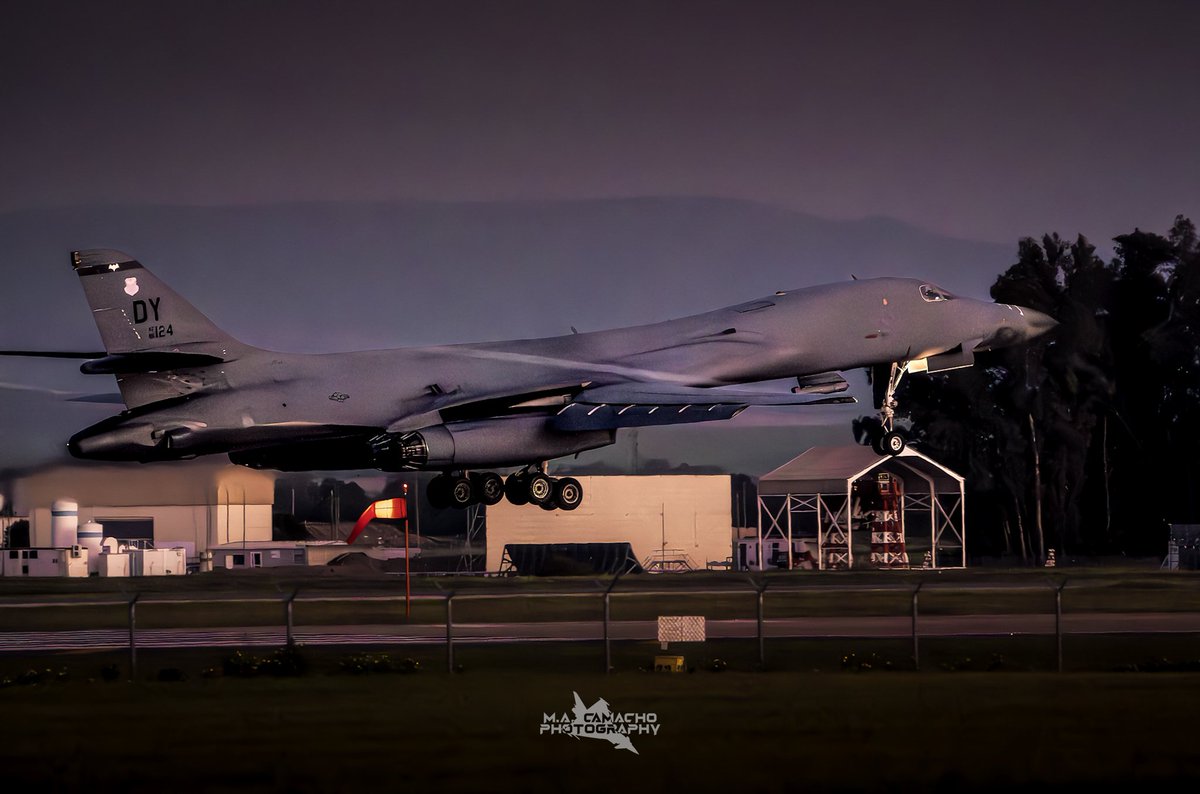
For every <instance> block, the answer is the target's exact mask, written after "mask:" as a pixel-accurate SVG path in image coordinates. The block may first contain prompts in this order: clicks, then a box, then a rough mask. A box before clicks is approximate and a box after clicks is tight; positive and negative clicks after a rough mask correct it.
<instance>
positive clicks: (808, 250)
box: [0, 0, 1200, 468]
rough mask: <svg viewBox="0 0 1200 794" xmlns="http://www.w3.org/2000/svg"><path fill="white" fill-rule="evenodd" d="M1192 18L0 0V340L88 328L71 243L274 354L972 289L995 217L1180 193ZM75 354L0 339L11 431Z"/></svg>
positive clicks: (1191, 150) (951, 8)
mask: <svg viewBox="0 0 1200 794" xmlns="http://www.w3.org/2000/svg"><path fill="white" fill-rule="evenodd" d="M1198 31H1200V4H1196V3H1191V2H1182V1H1181V2H1139V3H1136V4H1134V3H1128V2H1123V3H1117V2H1049V3H1047V2H1005V3H995V4H976V3H961V2H945V3H894V2H861V3H855V2H838V3H802V2H794V3H782V2H780V3H754V2H729V3H715V2H677V3H667V2H631V3H619V2H594V3H576V2H562V1H561V0H554V1H552V2H550V1H548V2H428V3H399V2H377V3H373V2H338V3H331V2H327V3H315V2H292V1H289V2H246V1H245V0H239V1H238V2H188V3H163V2H159V1H154V2H104V1H103V0H101V1H99V2H77V3H61V2H37V3H35V2H13V1H12V0H7V1H5V0H0V109H2V110H3V117H2V120H0V152H2V155H0V247H2V248H0V250H3V252H4V260H3V265H2V267H3V273H4V275H5V278H6V280H7V281H8V284H9V287H10V291H9V294H10V297H11V296H19V298H20V299H18V300H11V299H10V301H9V302H8V303H7V305H6V308H5V312H4V316H3V317H0V335H2V336H3V338H2V339H0V348H6V347H24V348H30V347H36V348H54V347H60V348H61V347H71V348H79V347H83V348H84V349H90V348H91V347H92V346H94V345H95V343H96V336H95V331H94V328H93V327H91V321H90V318H89V316H88V313H87V309H86V304H84V303H83V301H82V295H81V294H80V292H79V290H78V285H77V284H76V283H75V279H74V277H73V276H72V274H71V272H70V269H69V267H68V266H67V259H66V256H67V252H68V251H70V250H71V249H72V248H77V247H89V246H111V247H116V248H123V249H126V250H129V251H131V252H132V253H133V254H134V255H137V256H139V257H140V258H142V259H143V261H144V262H146V264H148V265H149V266H151V267H152V268H154V270H155V271H156V272H157V273H158V274H159V275H160V276H163V277H164V278H166V279H167V280H168V281H170V282H171V283H172V284H173V285H175V286H176V287H177V289H179V290H180V291H181V292H182V293H183V294H185V295H187V296H188V297H189V298H191V299H192V300H193V301H194V302H195V303H196V304H197V305H198V306H200V307H201V308H202V309H203V310H204V311H206V312H207V313H209V314H210V316H212V317H213V319H214V320H215V321H217V322H218V324H220V325H222V326H223V327H226V328H227V329H228V330H230V331H231V332H233V333H234V334H235V335H238V336H239V337H241V338H243V339H244V340H245V341H247V342H250V343H252V344H260V345H263V346H267V347H272V346H273V347H276V348H281V349H290V350H339V349H347V348H348V347H385V346H395V345H399V344H420V343H436V342H455V341H467V340H471V339H481V338H503V337H509V336H534V335H543V334H550V333H561V332H565V331H566V330H567V328H568V327H569V326H570V325H577V326H578V327H580V328H581V329H594V328H601V327H610V326H613V325H620V324H626V323H632V322H650V321H654V320H658V319H665V318H667V317H671V316H679V315H680V314H683V313H691V312H693V311H703V310H706V309H711V308H714V307H716V306H719V305H724V304H729V303H733V302H737V301H741V300H744V299H746V298H750V297H754V296H755V295H758V294H765V292H766V291H769V290H774V289H777V288H794V287H797V286H803V285H805V284H811V283H818V282H821V281H829V280H835V279H841V278H846V277H848V276H849V274H851V273H855V274H857V275H859V276H863V275H884V274H894V275H920V274H929V276H932V277H936V278H939V279H943V280H944V281H945V283H946V285H947V286H949V287H951V288H954V289H960V290H963V291H965V292H969V293H972V294H979V295H980V296H982V295H984V294H986V289H987V285H988V284H990V282H991V280H993V279H994V278H995V275H996V274H997V273H999V272H1001V271H1002V270H1003V269H1004V267H1006V266H1007V264H1009V263H1011V261H1012V256H1013V254H1014V252H1015V250H1016V242H1017V240H1018V239H1019V238H1020V237H1022V236H1026V235H1040V234H1042V233H1043V232H1047V231H1058V232H1060V233H1062V234H1064V235H1067V236H1074V235H1075V234H1076V233H1080V232H1082V233H1084V234H1087V235H1088V236H1089V237H1090V238H1092V240H1093V241H1094V242H1096V243H1097V245H1098V246H1099V247H1100V249H1101V251H1102V252H1103V251H1105V250H1106V247H1107V243H1108V240H1109V239H1110V238H1111V237H1112V236H1113V235H1115V234H1120V233H1123V232H1127V231H1130V230H1132V228H1133V227H1134V226H1139V227H1141V228H1143V229H1149V230H1156V231H1165V229H1166V228H1167V227H1168V226H1169V224H1170V222H1171V219H1172V218H1174V216H1175V215H1176V214H1180V213H1182V214H1185V215H1189V216H1191V217H1193V218H1194V219H1198V220H1200V191H1198V190H1197V185H1200V155H1198V151H1197V144H1196V142H1197V141H1200V103H1198V102H1197V101H1196V90H1197V89H1196V86H1197V82H1198V78H1200V48H1198V47H1197V46H1196V38H1197V32H1198ZM647 197H650V198H656V199H663V201H662V202H658V203H651V204H644V203H643V204H630V203H628V202H627V201H625V200H629V199H644V198H647ZM594 199H607V200H612V201H611V202H609V203H604V202H601V203H599V204H597V203H596V202H594V201H590V200H594ZM697 199H706V200H708V199H712V200H714V202H715V203H711V204H709V203H706V204H695V203H694V202H695V200H697ZM401 200H402V201H401ZM623 201H624V202H625V203H621V202H623ZM689 201H691V202H693V203H691V204H689V203H687V202H689ZM296 202H312V203H313V204H311V205H308V204H306V205H304V207H306V208H304V209H300V208H296V207H295V206H294V205H295V203H296ZM364 202H372V203H369V204H365V203H364ZM397 202H400V203H399V204H397ZM431 202H435V203H431ZM613 202H616V203H613ZM681 202H683V203H681ZM559 205H561V207H562V209H556V207H559ZM289 207H292V208H293V209H294V210H295V211H293V209H288V208H289ZM339 207H345V208H346V209H339ZM231 208H232V210H231ZM280 208H282V209H280ZM222 213H223V214H222ZM385 219H386V221H387V224H386V226H387V228H383V226H384V223H383V221H384V220H385ZM818 237H819V238H820V239H819V240H818V239H817V238H818ZM792 257H794V259H793V258H792ZM316 262H319V263H321V264H320V266H318V265H316V264H314V263H316ZM289 268H290V269H289ZM18 273H21V274H23V275H22V278H21V280H20V281H19V282H14V281H13V280H12V277H13V276H14V275H15V274H18ZM235 275H236V280H237V283H238V284H240V285H241V286H242V287H243V288H244V289H241V290H232V289H231V288H230V284H231V280H233V279H234V276H235ZM929 276H927V277H929ZM14 283H19V284H21V285H22V286H21V288H20V289H13V288H12V285H13V284H14ZM531 285H532V286H531ZM681 287H682V288H681ZM267 291H269V292H270V294H271V296H272V298H273V299H272V300H266V301H264V300H263V298H262V296H263V295H264V294H265V293H266V292H267ZM27 298H31V299H27ZM264 309H265V310H264ZM315 312H320V313H321V314H322V315H323V317H324V318H326V320H325V321H324V322H322V323H321V324H314V323H312V322H311V321H310V318H311V316H312V315H313V313H315ZM51 319H52V321H50V320H51ZM81 379H82V380H87V379H86V378H83V376H80V375H79V374H78V373H77V371H76V368H75V364H73V363H63V362H32V361H29V360H18V361H16V362H12V361H10V362H7V363H4V364H3V366H0V387H3V388H0V411H3V412H4V414H5V419H4V425H3V431H4V435H5V437H6V438H5V440H6V441H8V442H10V443H9V444H8V447H9V448H10V449H15V448H20V449H26V448H28V449H37V450H44V449H51V448H52V449H60V448H61V444H60V443H59V442H60V441H61V439H59V438H58V435H61V434H62V433H64V432H69V430H70V429H77V428H78V427H80V426H82V425H84V424H88V423H91V422H93V421H97V420H98V419H99V418H102V417H103V416H104V415H105V413H106V412H108V411H111V410H112V408H111V406H110V407H108V408H107V409H104V408H97V407H95V406H90V407H86V408H82V407H72V408H70V409H69V411H70V413H68V414H63V413H61V412H59V413H56V414H55V419H54V420H53V421H52V422H51V421H50V420H48V419H47V420H46V421H47V422H48V424H45V425H43V426H42V427H43V430H42V431H41V432H40V436H39V439H38V440H37V442H36V443H33V442H30V443H29V444H28V445H25V446H22V444H16V443H13V442H14V439H16V438H17V436H18V435H19V434H20V433H22V432H27V431H29V429H30V428H35V427H38V426H39V423H40V422H42V421H43V414H47V413H49V412H50V410H51V409H50V408H49V407H47V406H48V404H44V403H45V401H46V399H47V398H46V396H45V395H43V394H41V393H38V392H27V391H21V390H13V389H12V388H10V387H12V386H15V385H31V386H35V387H40V388H47V387H48V388H53V389H56V390H60V391H66V392H71V393H75V392H79V391H92V392H95V391H105V390H111V383H107V382H106V383H105V384H103V385H102V386H101V385H99V384H98V382H97V379H95V378H93V379H91V380H90V381H88V383H87V384H86V386H84V385H81V384H80V381H81ZM861 407H862V406H860V408H861ZM55 410H56V411H57V410H58V409H55ZM860 412H861V411H860ZM751 413H753V412H751ZM739 421H742V420H739ZM744 421H745V422H747V423H749V424H753V423H754V422H756V421H759V420H755V419H754V418H753V417H749V416H748V418H747V419H746V420H744ZM810 421H811V420H810ZM837 421H838V422H839V423H841V424H842V425H845V424H846V417H844V416H842V417H840V418H839V419H838V420H837ZM45 428H50V429H48V430H47V429H45ZM22 443H24V442H22ZM13 463H14V460H13V459H12V456H11V455H9V457H7V458H3V456H0V468H2V467H3V466H4V465H11V464H13Z"/></svg>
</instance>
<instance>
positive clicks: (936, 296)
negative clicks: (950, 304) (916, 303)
mask: <svg viewBox="0 0 1200 794" xmlns="http://www.w3.org/2000/svg"><path fill="white" fill-rule="evenodd" d="M921 297H922V298H924V299H925V300H927V301H929V302H930V303H933V302H934V301H952V300H954V296H953V295H951V294H950V293H949V292H946V290H944V289H942V288H941V287H935V286H934V285H932V284H922V285H921Z"/></svg>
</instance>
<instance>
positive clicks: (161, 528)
mask: <svg viewBox="0 0 1200 794" xmlns="http://www.w3.org/2000/svg"><path fill="white" fill-rule="evenodd" d="M0 489H2V490H3V491H4V492H5V493H6V495H7V497H8V500H7V501H8V504H10V505H11V506H12V508H13V512H14V513H15V514H17V515H24V516H28V517H29V534H30V537H29V541H30V545H31V546H34V547H48V546H51V545H52V538H51V515H50V512H51V511H50V507H51V505H52V504H53V503H54V502H55V501H57V500H60V499H70V500H72V501H75V502H78V504H79V523H80V525H82V524H83V523H84V522H87V521H93V520H94V521H98V522H100V523H101V524H103V525H104V530H103V534H104V536H105V537H113V538H117V539H118V540H121V541H150V542H152V543H153V544H154V545H156V546H159V547H163V548H166V547H183V548H185V549H187V557H188V559H189V561H191V562H195V561H196V559H197V558H198V556H199V554H200V553H201V552H203V551H207V550H208V549H210V548H211V547H213V546H217V545H220V544H225V543H235V542H236V543H241V542H253V541H269V540H271V511H272V505H273V503H274V500H275V475H274V474H273V473H272V472H266V471H255V470H253V469H247V468H245V467H242V466H234V465H232V464H230V463H221V462H215V461H180V462H172V463H166V464H137V465H129V466H115V465H114V466H106V465H78V464H64V465H59V466H53V467H49V468H43V469H38V470H35V471H30V472H25V473H22V474H20V475H17V476H13V477H12V478H10V479H9V480H7V481H5V482H3V483H0Z"/></svg>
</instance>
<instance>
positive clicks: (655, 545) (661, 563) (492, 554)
mask: <svg viewBox="0 0 1200 794" xmlns="http://www.w3.org/2000/svg"><path fill="white" fill-rule="evenodd" d="M577 479H578V480H579V482H580V483H581V484H582V485H583V494H584V497H583V504H581V505H580V506H579V507H578V509H576V510H571V511H567V510H539V509H538V508H537V507H534V506H532V505H522V506H519V507H518V506H515V505H512V504H509V503H508V502H501V503H500V504H497V505H495V506H493V507H489V508H488V509H487V560H486V566H487V570H488V571H493V572H494V571H505V570H507V569H508V568H509V567H510V566H511V564H512V555H511V554H508V553H506V549H505V547H506V546H509V545H510V544H513V545H525V544H555V545H560V544H574V545H577V546H582V545H584V544H589V545H590V544H604V543H610V544H616V543H628V544H629V545H630V546H631V549H632V556H633V557H634V558H636V561H637V563H639V564H640V565H641V567H642V568H644V569H646V570H648V571H665V570H704V569H705V568H707V567H709V566H710V564H711V563H716V564H719V565H722V566H724V565H728V563H729V560H730V559H731V557H732V553H733V548H732V546H733V516H732V510H731V505H732V501H733V498H732V483H731V479H730V476H729V475H728V474H722V475H690V474H689V475H683V474H674V475H662V476H593V477H585V476H581V477H578V478H577Z"/></svg>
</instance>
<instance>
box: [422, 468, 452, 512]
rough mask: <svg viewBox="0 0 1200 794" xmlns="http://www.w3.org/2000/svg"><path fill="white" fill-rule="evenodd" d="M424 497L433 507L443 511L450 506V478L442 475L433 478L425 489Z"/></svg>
mask: <svg viewBox="0 0 1200 794" xmlns="http://www.w3.org/2000/svg"><path fill="white" fill-rule="evenodd" d="M425 496H426V497H428V498H429V504H431V505H432V506H433V507H435V508H437V509H438V510H445V509H446V508H447V507H449V506H450V478H449V477H447V476H446V475H444V474H439V475H438V476H436V477H434V478H433V479H432V480H430V481H429V486H428V487H427V488H426V489H425Z"/></svg>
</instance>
